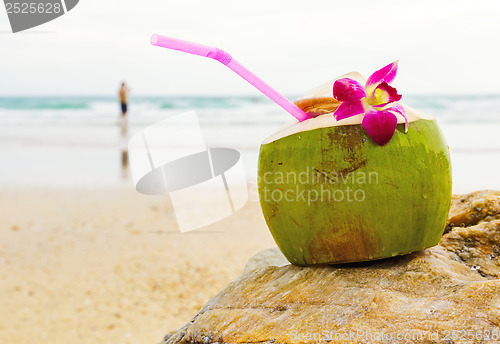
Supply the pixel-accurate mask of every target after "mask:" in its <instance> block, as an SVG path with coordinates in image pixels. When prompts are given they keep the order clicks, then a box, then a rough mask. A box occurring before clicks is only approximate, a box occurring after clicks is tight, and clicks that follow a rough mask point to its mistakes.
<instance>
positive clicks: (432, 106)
mask: <svg viewBox="0 0 500 344" xmlns="http://www.w3.org/2000/svg"><path fill="white" fill-rule="evenodd" d="M289 98H290V99H295V98H296V97H295V96H294V95H289ZM403 102H404V103H405V104H407V105H409V106H411V107H413V108H415V109H417V110H419V111H420V112H423V113H425V114H428V115H431V116H433V117H435V118H436V119H437V120H438V123H439V125H440V127H441V129H442V131H443V133H444V135H445V137H446V139H447V142H448V145H449V147H450V152H451V156H452V166H453V190H454V192H456V193H465V192H470V191H474V190H478V189H499V190H500V178H498V177H497V176H498V171H500V95H405V97H404V99H403ZM192 111H195V113H196V114H197V118H198V120H199V126H200V129H201V132H202V135H203V137H204V140H205V143H206V145H207V147H225V148H233V149H235V150H238V151H239V152H240V154H241V159H242V161H243V164H244V168H245V171H246V174H247V178H248V180H249V181H250V182H255V180H256V167H257V158H258V152H259V147H260V143H261V142H262V141H263V140H264V139H265V138H266V137H267V136H269V135H270V134H272V133H273V132H274V131H276V130H277V129H278V128H280V127H281V126H282V125H283V124H285V123H286V122H288V121H289V120H290V119H291V117H290V115H289V114H288V113H286V112H284V111H283V110H282V109H281V108H279V107H278V106H277V105H275V104H274V103H272V102H271V101H270V100H269V99H267V98H265V97H264V96H261V95H259V94H256V95H252V96H133V97H131V98H130V104H129V113H128V126H127V129H126V131H124V130H123V126H122V123H121V122H120V120H119V114H120V108H119V104H118V101H117V99H116V97H115V96H78V97H77V96H64V97H0V187H13V188H18V187H40V188H45V187H49V188H116V187H124V188H134V187H135V186H134V183H133V181H132V180H131V177H130V166H129V163H130V162H129V161H128V160H129V159H128V158H127V143H128V140H129V139H130V138H131V137H132V136H133V135H134V134H136V133H138V132H140V131H141V130H142V129H144V128H146V127H148V126H151V125H154V124H155V123H158V122H159V121H162V120H165V119H168V118H172V117H173V116H174V117H175V118H176V119H177V122H175V123H174V124H173V125H176V126H178V128H179V130H178V133H179V135H178V136H176V137H175V138H174V141H173V146H172V149H178V148H183V147H185V146H189V145H190V142H187V140H186V139H185V137H186V136H185V135H184V134H183V120H182V114H184V113H190V112H192ZM171 142H172V140H171Z"/></svg>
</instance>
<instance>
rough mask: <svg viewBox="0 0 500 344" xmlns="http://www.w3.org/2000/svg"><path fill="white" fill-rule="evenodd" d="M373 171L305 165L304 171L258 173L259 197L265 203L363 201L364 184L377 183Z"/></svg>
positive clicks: (308, 203)
mask: <svg viewBox="0 0 500 344" xmlns="http://www.w3.org/2000/svg"><path fill="white" fill-rule="evenodd" d="M378 177H379V176H378V173H377V172H375V171H371V172H365V171H350V172H343V171H340V172H338V171H323V170H319V169H316V168H314V167H311V168H309V167H307V168H306V170H305V171H300V172H296V171H289V172H281V171H276V172H271V171H268V172H265V173H263V175H262V176H259V177H258V178H259V182H258V183H259V185H260V186H261V188H262V190H261V197H262V198H263V200H264V201H266V202H280V201H286V202H303V203H306V204H307V205H308V206H310V205H312V204H314V203H315V202H364V201H365V199H366V193H365V190H364V187H365V186H366V185H371V184H378Z"/></svg>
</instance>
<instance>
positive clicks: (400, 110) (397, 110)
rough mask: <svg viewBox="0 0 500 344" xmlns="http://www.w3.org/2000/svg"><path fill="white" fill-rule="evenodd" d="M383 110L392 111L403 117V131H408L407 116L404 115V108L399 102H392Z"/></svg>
mask: <svg viewBox="0 0 500 344" xmlns="http://www.w3.org/2000/svg"><path fill="white" fill-rule="evenodd" d="M385 110H387V111H390V112H392V113H397V114H399V115H401V116H402V117H403V118H404V119H405V122H406V124H405V133H407V132H408V117H406V110H405V108H404V107H403V106H402V105H401V104H392V105H391V106H390V107H387V108H385Z"/></svg>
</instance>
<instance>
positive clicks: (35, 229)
mask: <svg viewBox="0 0 500 344" xmlns="http://www.w3.org/2000/svg"><path fill="white" fill-rule="evenodd" d="M0 208H1V209H2V216H1V217H0V229H1V230H0V265H1V269H0V295H1V298H2V312H1V313H0V342H1V343H17V344H22V343H26V344H27V343H33V342H40V343H53V344H57V343H65V344H66V343H79V344H83V343H92V344H95V343H157V342H159V341H160V340H161V338H162V337H163V335H164V334H165V333H166V332H167V331H169V330H172V329H174V328H176V327H178V326H181V325H183V324H185V323H186V321H188V320H189V319H191V317H192V316H193V314H196V312H197V311H198V310H199V309H200V308H201V306H203V304H205V302H206V301H207V300H208V299H209V298H210V297H212V296H214V295H215V294H216V293H217V292H218V291H219V290H220V289H222V288H223V287H224V286H225V285H226V284H227V283H229V282H230V281H231V280H232V279H234V278H235V277H237V276H238V275H240V274H241V272H242V269H243V267H244V265H245V263H246V261H247V260H248V258H249V257H251V256H252V255H254V254H255V253H257V252H258V251H260V250H262V249H265V248H269V247H272V246H274V242H273V239H272V237H271V235H270V234H269V232H268V230H267V228H266V226H265V222H264V220H263V218H262V215H261V213H260V208H259V205H258V203H256V202H255V201H249V202H248V203H247V204H246V206H245V207H244V208H243V209H241V210H240V211H239V212H238V213H237V214H236V215H233V216H231V217H228V218H226V219H224V220H222V221H221V222H218V223H215V224H213V225H211V226H208V227H205V228H203V229H202V230H199V231H195V232H188V233H185V234H180V233H179V231H178V229H177V227H176V224H175V217H174V216H173V214H172V213H171V212H169V209H171V208H170V206H169V204H168V203H167V201H166V199H165V198H163V197H148V196H143V195H141V194H138V193H137V192H135V190H132V189H130V190H129V189H101V190H91V189H86V190H76V189H9V188H4V189H3V190H2V192H0Z"/></svg>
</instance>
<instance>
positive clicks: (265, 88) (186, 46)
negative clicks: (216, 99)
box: [151, 35, 311, 122]
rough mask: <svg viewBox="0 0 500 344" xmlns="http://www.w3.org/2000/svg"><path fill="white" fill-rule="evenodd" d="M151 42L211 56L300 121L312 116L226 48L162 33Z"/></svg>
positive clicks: (152, 37)
mask: <svg viewBox="0 0 500 344" xmlns="http://www.w3.org/2000/svg"><path fill="white" fill-rule="evenodd" d="M151 44H153V45H156V46H157V47H163V48H168V49H173V50H178V51H183V52H185V53H189V54H193V55H198V56H203V57H209V58H211V59H214V60H217V61H219V62H220V63H222V64H224V65H226V66H227V67H228V68H229V69H231V70H232V71H233V72H235V73H236V74H238V75H239V76H241V77H242V78H243V79H245V80H246V81H248V82H249V83H250V84H251V85H253V86H254V87H255V88H256V89H258V90H259V91H261V92H262V93H264V94H265V95H266V96H267V97H269V99H271V100H272V101H273V102H275V103H276V104H278V105H279V106H281V107H282V108H283V109H285V111H287V112H288V113H290V114H291V115H292V116H293V117H295V118H296V119H298V120H299V122H302V121H304V120H306V119H309V118H311V116H309V115H308V114H306V113H305V112H304V111H302V110H301V109H300V108H299V107H298V106H297V105H295V104H294V103H292V102H291V101H290V100H288V99H287V98H286V97H284V96H282V95H281V94H279V93H278V92H276V91H275V90H274V89H273V88H272V87H271V86H269V85H268V84H266V83H265V82H264V81H262V80H261V79H260V78H259V77H258V76H257V75H255V74H253V73H252V72H250V71H249V70H248V69H246V68H245V67H243V66H242V65H241V64H240V63H239V62H238V61H236V60H235V59H233V58H232V57H231V55H229V54H228V53H226V52H225V51H224V50H221V49H219V48H215V47H209V46H206V45H201V44H197V43H192V42H187V41H182V40H180V39H176V38H171V37H166V36H161V35H153V36H151Z"/></svg>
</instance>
